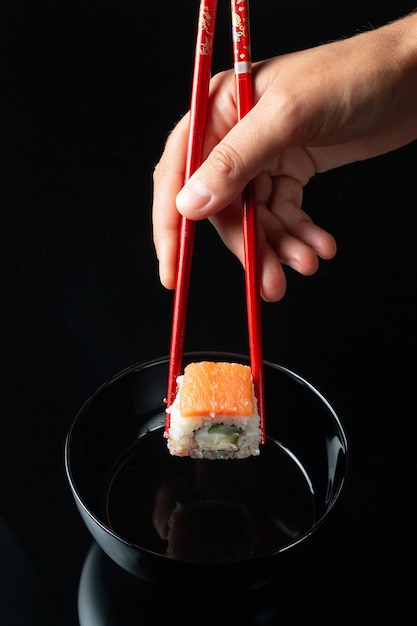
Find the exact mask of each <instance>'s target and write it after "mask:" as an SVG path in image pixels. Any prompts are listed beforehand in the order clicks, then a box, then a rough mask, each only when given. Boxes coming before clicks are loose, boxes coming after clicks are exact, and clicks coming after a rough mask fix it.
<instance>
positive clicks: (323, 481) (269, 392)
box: [65, 352, 349, 590]
mask: <svg viewBox="0 0 417 626" xmlns="http://www.w3.org/2000/svg"><path fill="white" fill-rule="evenodd" d="M202 360H211V361H219V360H221V361H224V360H226V361H237V362H242V361H243V362H247V360H245V359H244V357H241V356H240V355H236V354H229V353H218V352H209V353H202V352H197V353H191V354H190V353H186V354H185V355H184V363H185V364H186V363H188V362H190V361H202ZM167 377H168V361H167V360H166V359H165V360H154V361H151V362H145V363H142V364H138V365H134V366H133V367H131V368H128V369H127V370H124V371H123V372H121V373H120V374H118V375H116V376H115V377H112V378H111V379H110V380H109V381H108V382H107V383H106V384H104V385H102V386H101V387H100V388H99V389H98V390H97V392H95V393H94V394H93V395H92V396H91V397H90V398H89V399H88V400H87V402H86V403H85V404H84V405H83V407H82V408H81V410H80V411H79V412H78V414H77V415H76V417H75V419H74V422H73V423H72V424H71V427H70V429H69V433H68V437H67V441H66V445H65V468H66V472H67V477H68V481H69V485H70V487H71V490H72V492H73V495H74V499H75V503H76V505H77V507H78V509H79V511H80V514H81V516H82V518H83V520H84V522H85V524H86V526H87V528H88V529H89V530H90V532H91V534H92V536H93V537H94V538H95V540H96V541H97V542H98V544H99V545H100V546H101V548H102V549H103V550H104V551H105V552H106V554H108V555H109V556H110V557H111V558H112V559H113V560H114V561H115V563H117V564H118V565H119V566H120V567H121V568H123V569H125V570H126V571H127V572H129V573H132V574H134V575H136V576H138V577H139V578H141V579H143V580H146V581H149V582H152V583H154V584H156V585H157V586H161V585H165V586H166V585H167V584H168V583H170V584H171V585H172V586H175V587H176V588H181V587H183V586H184V585H185V584H187V586H193V587H194V586H197V587H200V586H201V585H202V584H203V581H204V580H206V581H207V584H210V583H212V582H213V580H214V581H216V584H217V585H220V584H221V581H222V584H225V585H226V586H227V588H228V589H229V590H230V588H231V586H232V585H233V584H235V585H237V586H238V587H240V588H243V587H244V588H245V589H255V588H258V587H260V586H261V585H265V584H266V582H270V578H273V579H274V580H276V581H278V580H282V579H283V578H285V577H287V576H289V571H288V570H289V569H290V567H291V566H293V568H294V566H295V567H300V566H301V567H302V565H300V563H299V562H298V553H299V551H300V544H304V543H306V544H310V543H311V542H312V541H313V540H315V534H316V531H317V529H319V528H320V527H321V526H322V525H324V523H325V521H327V519H328V517H329V515H330V513H331V512H332V510H333V507H334V506H335V505H336V504H337V501H338V498H339V497H340V494H341V492H342V490H343V487H344V485H345V482H346V478H347V476H348V464H349V463H348V459H349V452H348V442H347V438H346V433H345V431H344V429H343V425H342V424H341V422H340V420H339V418H338V416H337V415H336V413H335V412H334V410H333V408H332V407H331V405H330V404H329V402H328V401H327V400H326V399H325V398H324V397H323V396H322V395H321V394H320V393H319V392H318V391H317V390H316V389H314V387H312V385H311V384H310V383H309V382H308V381H305V380H304V379H303V378H301V377H300V376H298V375H297V374H296V373H293V372H290V371H288V370H286V369H285V368H282V367H280V366H279V365H275V364H271V363H268V362H266V363H265V411H266V415H268V429H267V442H266V443H265V445H264V446H262V448H261V454H260V456H259V457H256V458H254V457H250V458H248V459H244V460H241V461H239V463H237V462H236V463H231V462H230V461H229V462H227V461H219V462H216V463H214V462H212V461H205V460H203V461H195V460H193V459H183V458H178V457H173V456H171V455H170V454H169V453H168V451H167V446H166V441H165V440H164V438H163V426H164V419H165V417H164V416H165V412H164V405H163V398H164V394H165V390H166V380H167ZM277 396H279V398H280V403H279V407H278V406H277V402H276V398H277ZM232 505H233V507H232ZM176 506H179V507H180V511H179V513H178V512H177V513H176V515H175V516H173V512H174V510H175V507H176ZM237 507H238V508H237ZM232 509H233V510H232ZM242 509H244V511H243V510H242ZM237 513H238V514H237ZM239 513H240V514H239ZM178 516H179V517H180V521H179V522H178V521H175V524H172V523H171V533H170V535H169V536H170V539H169V540H168V541H167V540H166V538H165V537H164V536H162V535H161V532H162V530H159V529H162V528H163V527H165V524H168V523H169V522H168V520H169V519H170V518H171V519H172V520H176V519H177V518H178ZM190 518H191V519H194V522H190ZM208 520H211V522H210V521H208ZM193 523H194V524H196V525H198V529H193V528H192V524H193ZM188 525H190V527H189V528H187V527H188ZM184 526H185V528H183V527H184ZM218 526H220V527H221V532H218V530H217V527H218ZM158 530H159V532H158ZM199 544H205V547H204V548H203V547H202V546H201V545H199ZM293 552H295V556H294V557H292V553H293ZM292 560H294V563H292Z"/></svg>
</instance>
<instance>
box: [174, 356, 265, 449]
mask: <svg viewBox="0 0 417 626" xmlns="http://www.w3.org/2000/svg"><path fill="white" fill-rule="evenodd" d="M177 384H178V388H177V395H176V397H175V399H174V402H173V403H172V405H171V406H170V407H168V408H167V412H169V416H170V424H169V429H168V432H167V437H168V449H169V451H170V453H171V454H172V455H175V456H190V457H193V458H196V459H203V458H205V459H244V458H246V457H248V456H257V455H259V452H260V450H259V444H260V441H261V429H260V418H259V414H258V410H257V402H256V398H255V395H254V389H253V381H252V375H251V369H250V367H249V366H248V365H242V364H240V363H229V362H212V361H200V362H196V363H190V364H189V365H187V366H186V368H185V370H184V374H183V375H182V376H179V377H178V380H177Z"/></svg>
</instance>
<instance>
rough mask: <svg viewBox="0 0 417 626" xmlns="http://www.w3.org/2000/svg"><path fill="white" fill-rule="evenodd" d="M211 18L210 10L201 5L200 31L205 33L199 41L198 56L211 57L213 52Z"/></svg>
mask: <svg viewBox="0 0 417 626" xmlns="http://www.w3.org/2000/svg"><path fill="white" fill-rule="evenodd" d="M212 19H213V16H212V15H210V10H209V8H208V7H207V6H205V5H204V4H202V6H201V13H200V23H201V27H202V30H203V31H204V32H205V33H207V34H206V36H205V38H204V40H203V41H201V45H200V54H204V55H208V56H209V55H211V54H212V51H213V37H212V32H211V30H210V25H211V21H212Z"/></svg>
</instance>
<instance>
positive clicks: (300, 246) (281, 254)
mask: <svg viewBox="0 0 417 626" xmlns="http://www.w3.org/2000/svg"><path fill="white" fill-rule="evenodd" d="M256 189H257V197H258V208H257V210H258V222H259V223H258V235H259V258H260V272H261V276H260V278H261V293H262V297H263V298H264V299H265V300H266V301H269V302H276V301H278V300H280V299H281V298H282V297H283V296H284V294H285V291H286V275H285V271H284V269H283V267H282V266H283V265H286V266H288V267H291V268H292V269H294V270H295V271H297V272H299V273H300V274H303V275H304V276H310V275H312V274H314V273H315V272H316V271H317V269H318V267H319V259H320V258H322V259H330V258H332V257H333V256H334V255H335V254H336V242H335V240H334V238H333V236H332V235H331V234H330V233H328V232H326V231H325V230H324V229H322V228H320V227H319V226H317V225H316V224H314V223H313V222H312V220H311V218H310V217H309V216H308V215H307V214H306V213H305V212H304V211H303V210H302V209H301V202H302V186H301V185H300V183H299V182H298V181H296V180H294V179H291V178H288V177H286V176H278V177H275V178H274V179H271V178H270V177H268V176H266V175H265V174H264V175H262V176H260V177H258V179H257V180H256ZM210 221H211V222H212V223H213V225H214V226H215V228H216V230H217V231H218V233H219V235H220V237H221V238H222V240H223V241H224V243H225V244H226V246H227V247H228V248H229V249H230V250H231V251H232V252H233V253H234V254H235V255H236V256H237V257H238V259H239V260H240V262H241V263H242V265H243V264H244V246H243V236H242V214H241V205H240V203H239V202H237V201H236V202H235V203H232V204H231V205H229V206H228V207H227V208H226V209H225V210H224V211H221V212H220V213H217V214H215V215H213V216H212V217H211V218H210Z"/></svg>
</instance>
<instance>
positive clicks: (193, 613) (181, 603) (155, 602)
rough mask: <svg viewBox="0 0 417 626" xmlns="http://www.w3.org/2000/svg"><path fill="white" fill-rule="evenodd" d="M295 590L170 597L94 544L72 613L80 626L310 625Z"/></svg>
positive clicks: (275, 588) (210, 590)
mask: <svg viewBox="0 0 417 626" xmlns="http://www.w3.org/2000/svg"><path fill="white" fill-rule="evenodd" d="M299 591H300V590H299V588H298V587H297V586H294V585H289V586H285V585H283V584H282V583H280V584H279V585H278V584H277V585H274V586H273V587H271V586H269V587H265V588H263V589H259V590H257V591H253V592H251V593H249V594H248V593H247V592H246V590H242V595H241V596H240V597H238V596H236V590H233V589H232V588H231V587H230V586H227V587H225V588H223V589H222V588H221V587H219V586H217V587H212V588H207V589H206V590H205V589H204V588H203V589H201V590H200V592H199V593H198V594H192V593H191V594H189V593H188V589H187V588H185V589H183V590H182V592H181V593H178V594H175V593H170V591H169V589H168V588H164V587H163V586H161V585H158V586H152V585H148V584H146V583H144V582H141V581H140V580H139V579H138V578H137V577H135V576H132V575H130V574H128V573H127V572H125V571H124V570H122V569H121V568H119V567H118V566H117V565H116V564H115V563H114V562H113V561H111V560H110V559H109V558H108V557H107V555H106V554H105V553H104V552H103V551H102V550H101V548H100V547H99V546H98V545H97V544H96V543H94V544H93V545H92V546H91V548H90V550H89V552H88V555H87V558H86V560H85V562H84V566H83V570H82V573H81V577H80V582H79V589H78V615H79V621H80V626H127V625H129V626H131V625H132V624H140V625H141V626H155V624H164V623H166V624H171V625H172V624H175V625H176V624H181V625H183V626H188V625H190V626H223V625H224V626H226V625H227V626H231V625H236V626H257V625H258V624H259V625H264V626H278V625H279V626H290V625H293V624H296V626H302V625H304V624H305V626H307V625H309V626H311V621H310V617H311V612H310V617H307V616H306V615H305V607H306V606H309V607H310V609H311V605H309V598H308V597H307V598H305V599H304V601H303V602H301V603H300V597H299V595H298V594H299ZM303 606H304V608H303Z"/></svg>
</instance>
